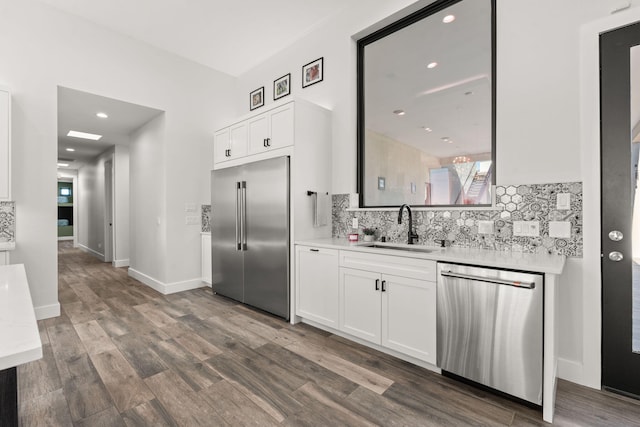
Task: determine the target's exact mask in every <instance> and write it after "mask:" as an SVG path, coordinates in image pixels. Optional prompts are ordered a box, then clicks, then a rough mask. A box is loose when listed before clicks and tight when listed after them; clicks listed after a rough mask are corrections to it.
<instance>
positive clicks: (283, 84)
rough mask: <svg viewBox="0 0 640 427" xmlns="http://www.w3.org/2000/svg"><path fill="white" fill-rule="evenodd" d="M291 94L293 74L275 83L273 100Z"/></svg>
mask: <svg viewBox="0 0 640 427" xmlns="http://www.w3.org/2000/svg"><path fill="white" fill-rule="evenodd" d="M290 93H291V74H287V75H284V76H282V77H280V78H279V79H277V80H274V81H273V100H274V101H275V100H276V99H280V98H282V97H283V96H287V95H289V94H290Z"/></svg>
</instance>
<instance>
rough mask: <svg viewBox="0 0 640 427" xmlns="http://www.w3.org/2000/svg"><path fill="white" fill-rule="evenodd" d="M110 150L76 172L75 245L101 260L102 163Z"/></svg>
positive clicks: (111, 150)
mask: <svg viewBox="0 0 640 427" xmlns="http://www.w3.org/2000/svg"><path fill="white" fill-rule="evenodd" d="M112 154H113V148H110V149H109V150H108V152H106V153H103V154H101V155H100V156H99V157H96V158H95V159H94V160H93V161H91V162H88V163H87V164H86V165H84V166H83V167H81V168H80V169H79V170H78V192H77V198H76V200H77V202H78V215H79V218H78V226H79V227H78V228H79V230H78V245H79V246H80V247H81V248H82V249H84V250H86V251H89V252H91V253H92V254H93V255H95V256H97V257H98V258H100V259H102V260H104V222H105V192H104V184H105V182H104V166H105V161H106V160H109V159H110V158H111V157H112Z"/></svg>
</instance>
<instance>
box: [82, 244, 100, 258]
mask: <svg viewBox="0 0 640 427" xmlns="http://www.w3.org/2000/svg"><path fill="white" fill-rule="evenodd" d="M78 248H79V249H80V250H82V251H85V252H87V253H88V254H90V255H93V256H94V257H96V258H98V259H99V260H100V261H102V262H104V254H101V253H100V252H97V251H94V250H93V249H91V248H89V247H87V246H85V245H83V244H82V243H78Z"/></svg>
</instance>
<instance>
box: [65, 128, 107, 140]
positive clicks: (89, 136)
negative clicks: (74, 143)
mask: <svg viewBox="0 0 640 427" xmlns="http://www.w3.org/2000/svg"><path fill="white" fill-rule="evenodd" d="M67 136H72V137H74V138H84V139H91V140H93V141H97V140H99V139H100V138H102V135H96V134H95V133H86V132H78V131H75V130H70V131H69V133H68V134H67Z"/></svg>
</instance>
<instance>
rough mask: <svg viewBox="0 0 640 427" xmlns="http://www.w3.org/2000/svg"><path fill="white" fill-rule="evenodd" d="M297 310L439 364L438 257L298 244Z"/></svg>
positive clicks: (307, 317) (420, 358) (308, 316)
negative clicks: (437, 351)
mask: <svg viewBox="0 0 640 427" xmlns="http://www.w3.org/2000/svg"><path fill="white" fill-rule="evenodd" d="M296 315H297V316H300V317H302V318H303V319H307V320H311V321H313V322H315V323H317V324H319V325H325V326H328V327H330V328H332V329H334V330H339V331H341V332H344V333H345V334H347V335H349V336H352V337H357V338H360V339H362V340H364V341H367V342H371V343H373V344H377V345H379V346H382V347H385V348H388V349H391V350H394V351H397V352H399V353H402V354H405V355H408V356H411V357H413V358H416V359H419V360H422V361H425V362H428V363H430V364H433V365H435V364H436V262H435V261H431V260H423V259H416V258H405V257H402V256H390V255H379V254H371V253H364V252H359V251H354V250H338V249H329V248H321V247H320V248H319V247H311V246H306V245H296Z"/></svg>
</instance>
